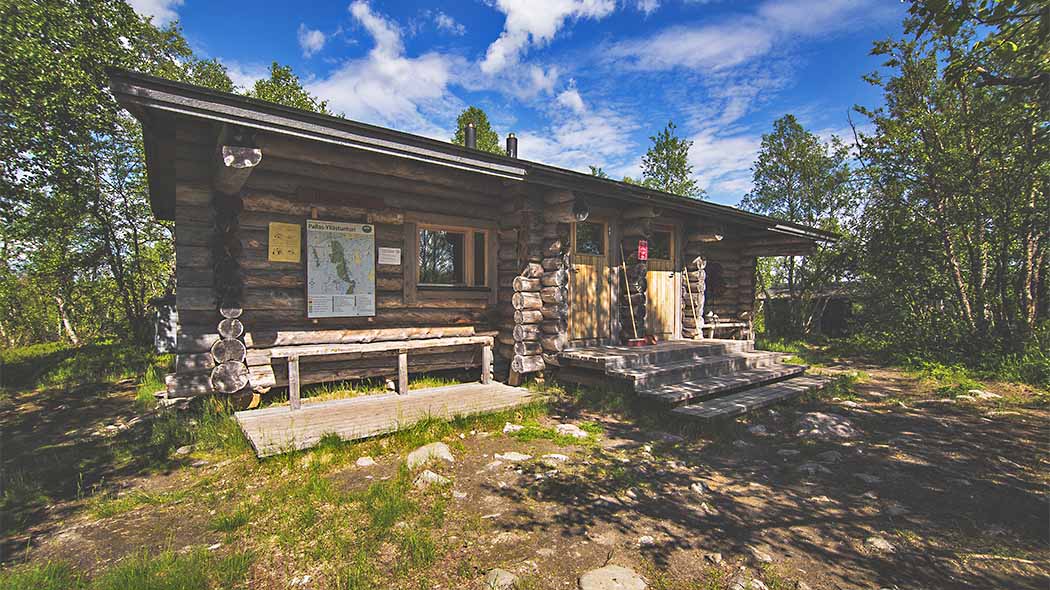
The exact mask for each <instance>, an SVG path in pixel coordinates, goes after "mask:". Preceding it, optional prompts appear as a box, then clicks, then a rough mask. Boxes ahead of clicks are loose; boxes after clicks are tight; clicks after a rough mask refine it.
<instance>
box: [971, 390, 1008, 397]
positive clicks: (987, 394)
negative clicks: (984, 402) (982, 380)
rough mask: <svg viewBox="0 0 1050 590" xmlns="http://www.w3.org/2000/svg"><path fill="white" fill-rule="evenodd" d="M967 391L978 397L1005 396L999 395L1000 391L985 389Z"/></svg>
mask: <svg viewBox="0 0 1050 590" xmlns="http://www.w3.org/2000/svg"><path fill="white" fill-rule="evenodd" d="M966 393H968V394H970V395H972V396H974V397H976V398H977V399H1001V398H1002V397H1003V396H1001V395H999V394H998V393H992V392H990V391H985V390H983V389H971V390H970V391H967V392H966Z"/></svg>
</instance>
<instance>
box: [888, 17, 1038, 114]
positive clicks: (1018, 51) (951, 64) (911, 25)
mask: <svg viewBox="0 0 1050 590" xmlns="http://www.w3.org/2000/svg"><path fill="white" fill-rule="evenodd" d="M908 13H909V14H910V15H911V16H912V18H910V19H908V20H907V21H905V23H904V24H905V28H904V30H905V32H906V33H908V34H913V35H915V37H916V38H919V37H922V36H923V35H925V34H929V35H930V37H931V38H932V39H934V40H940V41H948V40H952V39H958V38H959V33H960V32H961V31H967V30H968V31H973V32H976V30H977V29H979V30H980V31H981V32H982V33H983V35H984V37H983V38H981V39H979V40H977V41H976V42H974V43H967V44H954V45H953V46H952V47H950V51H949V52H948V53H947V58H948V65H947V67H946V68H945V70H944V75H945V78H946V79H948V80H963V81H965V82H966V83H970V81H974V83H975V84H976V86H978V87H980V86H1013V87H1028V88H1039V89H1040V94H1041V95H1042V97H1043V100H1050V51H1047V47H1048V46H1050V7H1047V4H1046V2H1045V0H993V1H987V0H985V1H983V2H972V1H970V0H951V1H946V0H936V1H931V0H916V1H913V2H912V3H911V6H910V7H909V8H908Z"/></svg>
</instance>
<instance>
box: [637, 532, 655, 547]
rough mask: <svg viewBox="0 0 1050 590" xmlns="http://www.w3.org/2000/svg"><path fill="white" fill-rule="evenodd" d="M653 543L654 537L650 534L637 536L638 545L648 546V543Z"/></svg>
mask: <svg viewBox="0 0 1050 590" xmlns="http://www.w3.org/2000/svg"><path fill="white" fill-rule="evenodd" d="M655 544H656V539H654V538H653V536H652V535H642V536H641V537H638V546H639V547H648V546H649V545H655Z"/></svg>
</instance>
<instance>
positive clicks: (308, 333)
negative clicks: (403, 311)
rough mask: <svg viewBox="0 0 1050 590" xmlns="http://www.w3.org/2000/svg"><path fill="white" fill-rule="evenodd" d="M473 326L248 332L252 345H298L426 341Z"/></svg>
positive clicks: (471, 331) (469, 332) (461, 332)
mask: <svg viewBox="0 0 1050 590" xmlns="http://www.w3.org/2000/svg"><path fill="white" fill-rule="evenodd" d="M474 333H475V332H474V327H473V326H437V327H411V328H380V329H373V330H297V331H273V332H262V331H251V332H248V333H247V334H245V336H244V341H245V344H247V345H248V348H262V347H273V346H297V345H303V344H340V343H341V344H353V343H366V342H384V341H389V340H425V339H430V338H454V337H460V336H473V335H474Z"/></svg>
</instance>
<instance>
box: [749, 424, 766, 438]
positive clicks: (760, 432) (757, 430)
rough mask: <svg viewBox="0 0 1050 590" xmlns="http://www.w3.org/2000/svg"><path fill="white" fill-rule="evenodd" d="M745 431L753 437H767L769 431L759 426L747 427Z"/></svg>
mask: <svg viewBox="0 0 1050 590" xmlns="http://www.w3.org/2000/svg"><path fill="white" fill-rule="evenodd" d="M747 431H748V432H750V433H751V434H753V435H755V436H767V435H768V434H769V430H768V429H767V428H766V427H765V426H763V425H761V424H755V425H754V426H749V427H748V429H747Z"/></svg>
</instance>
